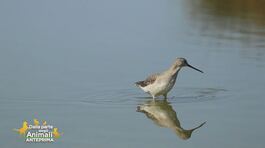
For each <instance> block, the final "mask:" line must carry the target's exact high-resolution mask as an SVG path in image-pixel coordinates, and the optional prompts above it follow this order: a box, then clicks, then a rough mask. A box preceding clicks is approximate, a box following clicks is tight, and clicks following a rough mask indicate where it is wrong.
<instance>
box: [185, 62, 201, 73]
mask: <svg viewBox="0 0 265 148" xmlns="http://www.w3.org/2000/svg"><path fill="white" fill-rule="evenodd" d="M187 66H188V67H190V68H192V69H194V70H197V71H199V72H201V73H203V71H201V70H200V69H197V68H195V67H193V66H191V65H189V64H188V65H187Z"/></svg>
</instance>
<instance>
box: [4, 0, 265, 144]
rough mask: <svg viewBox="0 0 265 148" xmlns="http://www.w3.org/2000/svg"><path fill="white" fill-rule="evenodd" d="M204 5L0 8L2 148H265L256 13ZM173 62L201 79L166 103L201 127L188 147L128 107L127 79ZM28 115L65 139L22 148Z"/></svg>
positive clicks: (140, 97) (134, 97) (264, 61)
mask: <svg viewBox="0 0 265 148" xmlns="http://www.w3.org/2000/svg"><path fill="white" fill-rule="evenodd" d="M205 1H206V0H205ZM205 1H204V0H200V1H198V2H193V1H185V0H175V1H173V0H167V1H159V0H155V1H151V0H144V1H143V0H141V1H140V0H136V1H126V0H125V1H124V0H114V1H107V0H101V1H95V0H94V1H93V0H89V1H84V0H78V1H70V0H64V1H62V0H58V1H51V0H48V1H36V0H27V1H18V0H15V1H5V0H4V1H1V2H0V18H1V23H0V31H1V34H0V117H1V122H0V127H1V128H0V139H1V140H0V147H1V148H10V147H13V148H15V147H20V148H23V147H36V146H37V147H99V148H101V147H102V148H105V147H116V148H124V147H152V148H156V147H157V148H158V147H169V148H173V147H183V148H192V147H206V148H207V147H209V148H211V147H216V148H218V147H220V148H223V147H241V148H249V147H258V148H259V147H260V148H261V147H263V146H264V145H265V142H264V137H265V129H264V128H263V126H264V124H265V118H264V115H265V112H264V107H265V101H264V96H265V93H264V89H265V86H264V84H265V79H264V73H265V50H264V47H265V36H264V35H265V25H264V24H265V23H264V19H263V17H262V16H263V15H264V14H260V13H259V12H251V11H250V12H249V13H251V14H250V15H246V14H245V13H246V12H245V11H243V10H238V11H236V12H235V13H232V12H231V13H229V11H226V7H217V8H216V7H213V6H212V5H205V3H206V2H207V1H206V2H205ZM219 9H220V10H219ZM216 11H217V12H216ZM222 12H227V13H224V15H219V14H223V13H222ZM247 12H248V11H247ZM238 13H239V14H240V15H234V14H238ZM246 16H248V17H246ZM176 57H185V58H186V59H187V60H188V62H189V63H190V64H191V65H193V66H195V67H198V68H199V69H201V70H203V71H204V74H201V73H198V72H196V71H194V70H192V69H189V68H183V69H182V70H181V71H180V73H179V76H178V79H177V82H176V85H175V87H174V88H173V90H172V91H171V93H170V94H169V98H168V102H169V103H170V105H171V106H172V108H173V110H174V111H175V112H176V115H177V118H178V120H179V122H180V124H181V126H182V127H183V128H184V129H190V128H193V127H195V126H198V125H199V124H200V123H203V122H205V121H206V124H205V125H204V126H202V127H201V128H199V129H197V130H196V131H194V132H193V134H192V136H191V138H190V139H188V140H183V139H181V138H179V137H178V136H177V135H176V134H175V133H174V132H172V131H171V129H169V128H163V127H159V126H158V125H156V124H154V122H153V121H151V120H150V119H149V118H146V115H144V114H143V113H139V112H137V111H136V110H137V106H139V104H143V103H145V102H146V101H149V100H150V98H149V96H148V95H147V94H145V93H143V92H142V91H141V90H140V89H139V88H137V87H135V86H134V82H135V81H138V80H143V79H144V78H146V76H147V75H149V74H151V73H154V72H160V71H163V70H165V69H166V68H168V67H169V66H170V65H171V64H172V62H173V61H174V60H175V58H176ZM161 99H162V98H161ZM33 118H37V119H39V120H40V121H42V120H46V121H47V122H48V123H49V124H52V125H54V126H56V127H58V128H59V131H60V132H63V134H62V136H61V137H60V138H59V139H57V140H56V141H55V142H53V143H34V144H30V143H25V142H24V138H23V137H21V136H19V135H18V134H17V133H16V132H14V131H13V130H12V129H13V128H19V127H21V125H22V122H23V121H24V120H27V121H28V122H29V123H32V122H33Z"/></svg>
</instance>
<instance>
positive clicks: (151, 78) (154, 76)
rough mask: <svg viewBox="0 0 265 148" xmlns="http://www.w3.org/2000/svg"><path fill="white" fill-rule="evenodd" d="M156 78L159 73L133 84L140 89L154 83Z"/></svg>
mask: <svg viewBox="0 0 265 148" xmlns="http://www.w3.org/2000/svg"><path fill="white" fill-rule="evenodd" d="M158 76H159V73H156V74H152V75H150V76H149V77H147V78H146V79H145V80H144V81H138V82H136V83H135V84H136V85H139V86H141V87H145V86H147V85H149V84H152V83H154V82H155V80H156V79H157V77H158Z"/></svg>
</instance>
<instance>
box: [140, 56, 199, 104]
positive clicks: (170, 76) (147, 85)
mask: <svg viewBox="0 0 265 148" xmlns="http://www.w3.org/2000/svg"><path fill="white" fill-rule="evenodd" d="M185 66H187V67H190V68H192V69H194V70H197V71H199V72H201V73H203V71H201V70H199V69H197V68H195V67H193V66H191V65H190V64H188V62H187V60H186V59H185V58H177V59H176V61H175V62H174V63H173V64H172V66H171V67H170V68H169V69H167V70H166V71H164V72H162V73H156V74H152V75H150V76H149V77H147V78H146V79H145V80H143V81H138V82H136V83H135V84H136V86H138V87H140V88H141V89H142V90H143V91H144V92H146V93H148V94H150V95H151V96H152V97H153V99H155V98H156V97H158V96H161V95H163V96H164V97H165V98H167V93H168V92H169V91H170V90H171V89H172V88H173V86H174V84H175V82H176V78H177V75H178V72H179V71H180V69H181V68H182V67H185Z"/></svg>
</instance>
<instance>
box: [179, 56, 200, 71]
mask: <svg viewBox="0 0 265 148" xmlns="http://www.w3.org/2000/svg"><path fill="white" fill-rule="evenodd" d="M185 66H187V67H190V68H192V69H194V70H196V71H199V72H201V73H203V71H201V70H199V69H197V68H195V67H193V66H191V65H190V64H189V63H188V62H187V60H186V59H185V58H177V59H176V61H175V62H174V67H175V68H177V67H180V68H181V67H185Z"/></svg>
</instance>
